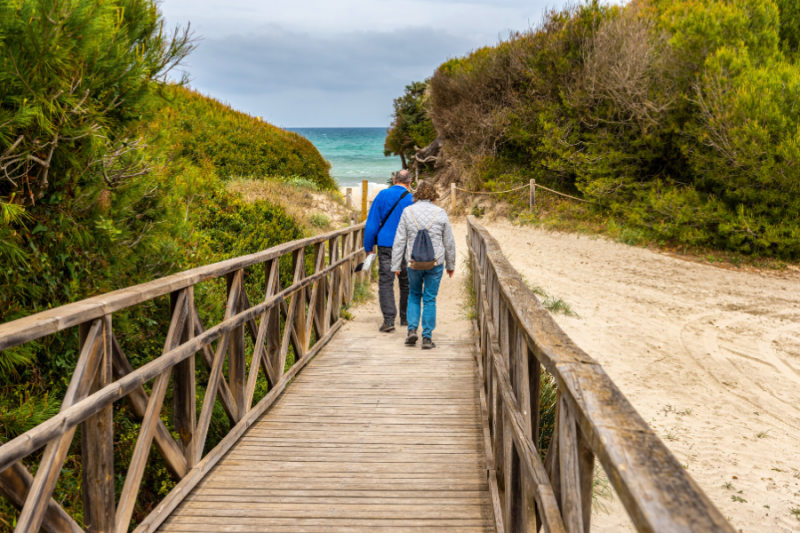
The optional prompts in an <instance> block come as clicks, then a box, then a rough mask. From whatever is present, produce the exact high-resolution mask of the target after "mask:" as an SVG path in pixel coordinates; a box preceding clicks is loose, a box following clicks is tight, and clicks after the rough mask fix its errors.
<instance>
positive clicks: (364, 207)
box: [345, 180, 604, 222]
mask: <svg viewBox="0 0 800 533" xmlns="http://www.w3.org/2000/svg"><path fill="white" fill-rule="evenodd" d="M361 189H362V190H361V222H363V221H365V220H366V219H367V212H368V211H369V207H370V205H369V204H371V202H368V201H367V198H368V196H369V184H368V181H367V180H363V182H362V187H361ZM523 189H529V190H530V193H529V200H528V203H529V207H530V209H531V210H533V208H534V206H535V205H536V189H543V190H545V191H547V192H550V193H553V194H556V195H558V196H562V197H564V198H568V199H570V200H575V201H576V202H581V203H584V204H591V205H597V206H600V207H604V206H603V205H602V204H598V203H597V202H590V201H589V200H584V199H583V198H577V197H575V196H572V195H569V194H565V193H563V192H559V191H554V190H553V189H550V188H548V187H545V186H543V185H539V184H538V183H536V180H530V183H528V184H527V185H521V186H519V187H514V188H513V189H508V190H505V191H470V190H469V189H462V188H461V187H457V186H456V184H455V183H451V184H450V189H449V190H447V191H445V193H444V194H443V195H442V196H441V197H440V198H439V199H438V200H437V203H439V204H442V205H445V201H446V200H447V199H448V197H449V199H450V211H451V212H454V211H455V209H456V191H461V192H463V193H466V194H474V195H479V194H485V195H496V194H508V193H512V192H516V191H521V190H523ZM412 192H414V191H413V190H412ZM345 204H346V205H347V207H349V208H351V209H352V208H353V207H355V206H354V205H353V197H352V189H351V188H347V192H346V194H345Z"/></svg>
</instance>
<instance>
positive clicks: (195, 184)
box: [0, 0, 335, 531]
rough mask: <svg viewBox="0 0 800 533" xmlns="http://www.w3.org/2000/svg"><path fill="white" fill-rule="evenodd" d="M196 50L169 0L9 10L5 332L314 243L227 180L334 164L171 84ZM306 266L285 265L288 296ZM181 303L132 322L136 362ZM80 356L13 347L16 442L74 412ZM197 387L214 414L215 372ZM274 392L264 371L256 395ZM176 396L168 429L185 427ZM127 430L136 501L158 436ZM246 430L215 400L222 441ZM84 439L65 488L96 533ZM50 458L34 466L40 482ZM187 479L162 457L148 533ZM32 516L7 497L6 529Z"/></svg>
mask: <svg viewBox="0 0 800 533" xmlns="http://www.w3.org/2000/svg"><path fill="white" fill-rule="evenodd" d="M192 46H193V44H192V40H191V37H190V35H189V33H188V32H181V31H177V30H176V31H175V32H174V33H173V32H167V31H165V29H164V28H163V19H162V17H161V13H160V11H159V9H158V5H157V3H156V2H154V1H151V0H144V1H140V0H137V1H133V0H109V1H106V2H95V1H94V0H71V1H69V2H62V1H59V0H17V1H14V2H11V1H4V0H0V257H2V263H0V265H1V266H2V268H0V321H1V322H7V321H10V320H14V319H17V318H21V317H24V316H28V315H31V314H34V313H37V312H39V311H43V310H46V309H49V308H52V307H57V306H60V305H63V304H66V303H70V302H75V301H78V300H81V299H84V298H87V297H90V296H94V295H97V294H102V293H106V292H110V291H112V290H116V289H120V288H124V287H128V286H132V285H136V284H139V283H144V282H147V281H150V280H152V279H154V278H158V277H163V276H164V275H168V274H171V273H174V272H176V271H179V270H184V269H188V268H192V267H195V266H200V265H205V264H209V263H213V262H216V261H220V260H223V259H227V258H230V257H233V256H238V255H245V254H249V253H254V252H257V251H260V250H263V249H265V248H269V247H271V246H275V245H277V244H280V243H283V242H286V241H289V240H294V239H297V238H300V237H303V236H304V233H303V230H302V228H301V227H300V226H299V225H298V224H297V223H296V222H295V220H294V219H292V217H290V216H289V215H287V214H286V212H285V211H284V210H283V209H281V208H279V207H276V206H274V205H272V204H270V203H269V202H266V201H256V202H245V201H244V200H243V199H242V198H241V197H240V196H239V195H238V194H234V193H230V192H227V191H226V190H225V187H224V184H223V183H222V182H221V181H220V177H225V178H228V177H229V176H231V175H232V174H245V175H252V176H256V177H259V178H266V177H267V176H273V175H281V176H291V177H290V178H287V179H286V180H287V181H289V182H290V183H292V184H293V185H295V186H297V187H302V188H307V189H312V190H319V189H331V188H335V182H334V181H333V180H332V178H331V177H330V175H329V172H328V164H327V163H326V162H325V161H324V159H323V158H322V157H321V156H320V154H319V153H318V152H317V151H316V150H315V149H314V147H313V146H312V145H311V144H310V143H309V142H308V141H306V140H305V139H303V138H302V137H300V136H298V135H296V134H293V133H290V132H286V131H283V130H280V129H278V128H276V127H274V126H272V125H269V124H266V123H264V122H261V121H257V120H255V119H253V118H252V117H248V116H246V115H244V114H242V113H238V112H236V111H233V110H232V109H230V108H227V107H226V106H224V105H222V104H220V103H219V102H216V101H214V100H211V99H209V98H206V97H203V96H201V95H199V94H197V93H195V92H193V91H190V90H188V89H185V88H183V87H181V86H178V85H168V84H166V82H165V79H166V78H165V77H166V74H167V73H168V72H169V70H170V69H172V68H173V67H176V66H177V65H179V63H180V62H181V60H182V59H183V58H184V57H185V56H186V54H187V53H189V51H190V50H191V49H192ZM311 260H312V259H311V258H306V263H307V268H308V263H309V261H311ZM283 263H286V264H283ZM291 272H292V268H291V258H287V259H286V260H282V264H281V277H282V282H283V284H284V286H287V285H288V284H289V283H291V281H290V278H291ZM245 287H246V290H247V293H248V295H249V297H250V299H251V301H257V300H260V299H262V298H263V294H264V273H263V268H261V269H259V268H254V269H250V270H249V271H248V278H247V279H246V283H245ZM225 294H226V288H225V280H224V279H223V280H210V281H208V282H204V283H201V284H199V285H198V286H197V290H196V292H195V301H196V303H197V305H198V308H199V310H200V315H201V318H202V319H203V320H204V322H205V323H206V324H213V323H216V322H218V321H219V320H220V319H221V317H222V312H223V307H224V302H225V299H226V298H225ZM168 300H169V299H168V298H166V297H164V298H158V299H156V300H152V301H147V302H144V303H142V304H139V305H137V306H136V307H134V308H132V309H130V310H125V311H122V312H118V313H115V314H114V317H113V327H114V334H115V336H116V337H117V339H118V340H119V342H120V345H121V346H122V349H123V351H124V352H125V353H126V355H127V356H128V358H129V360H130V362H131V364H132V366H133V367H134V368H138V367H140V366H142V365H144V364H146V363H147V362H149V361H151V360H152V359H154V358H156V357H158V356H159V355H161V353H162V350H163V342H164V338H165V337H166V333H167V331H166V328H167V326H168V323H169V301H168ZM246 350H247V354H248V357H250V356H251V355H252V343H251V342H250V341H248V344H247V346H246ZM77 358H78V335H77V331H75V328H73V329H70V330H66V331H64V332H61V333H59V334H56V335H50V336H47V337H44V338H42V339H40V340H37V341H33V342H29V343H26V344H23V345H21V346H18V347H15V348H12V349H9V350H4V351H3V352H0V444H1V443H2V442H6V441H7V440H8V439H11V438H14V437H16V436H17V435H19V434H21V433H24V432H25V431H27V430H29V429H31V428H32V427H34V426H36V425H37V424H39V423H41V422H42V421H44V420H46V419H48V418H50V417H51V416H53V415H54V414H55V413H57V412H58V409H59V407H60V399H61V398H62V397H63V395H64V392H65V391H66V388H67V386H68V384H69V380H70V377H71V375H72V373H73V371H74V368H75V364H76V361H77ZM197 380H198V396H199V398H198V408H199V407H200V405H201V404H202V399H203V398H202V394H203V392H202V391H203V386H204V384H205V383H206V382H207V380H208V372H207V371H206V370H205V367H204V365H203V364H202V363H198V364H197ZM146 387H149V385H146ZM267 389H268V386H267V383H266V380H264V379H263V377H261V378H260V381H259V382H258V383H257V387H256V399H258V398H261V397H263V395H264V394H266V392H267ZM171 395H172V392H171V391H168V393H167V399H166V401H165V402H164V406H165V407H164V410H163V412H162V419H163V420H164V421H165V422H166V423H167V426H168V427H169V428H170V429H174V428H172V426H171V424H172V422H171V420H172V413H171V405H172V399H171ZM113 420H114V422H113V424H114V438H115V450H114V452H115V471H116V473H117V478H116V485H117V487H116V489H117V494H119V493H120V491H121V489H122V483H123V481H124V472H125V471H126V469H127V465H128V464H129V463H130V459H131V455H132V453H133V450H134V446H135V443H136V439H137V436H138V432H139V427H140V424H139V422H137V421H136V418H135V416H134V415H133V413H132V412H131V410H130V407H129V406H128V405H127V404H126V402H124V401H120V402H116V403H115V405H114V419H113ZM229 427H230V423H229V420H228V419H227V417H226V415H225V413H224V411H223V409H222V407H221V406H220V405H219V404H218V403H217V404H215V409H214V412H213V417H212V423H211V428H210V431H209V437H208V441H207V443H206V446H207V447H208V448H209V449H210V448H211V447H213V446H214V445H216V444H217V443H218V442H219V441H220V440H221V438H222V437H223V436H224V435H225V434H226V433H227V431H228V429H229ZM80 440H81V439H80V436H79V435H78V436H76V438H75V439H74V440H73V445H72V448H71V449H70V451H69V454H68V457H67V461H66V463H65V466H64V468H63V470H62V474H61V477H60V478H59V481H58V484H57V487H56V489H55V492H54V497H55V498H56V500H57V501H59V502H60V503H61V504H62V505H63V506H64V508H65V509H66V510H67V511H68V512H69V513H70V514H71V515H72V516H73V517H75V518H76V520H78V521H79V523H80V522H81V520H82V513H83V509H82V501H81V457H80V453H79V446H80ZM40 457H41V452H37V453H35V454H33V455H31V456H30V457H28V458H26V459H25V461H24V462H25V465H26V466H27V467H28V468H30V469H31V470H33V471H35V469H36V467H37V464H38V461H39V459H40ZM175 482H176V480H175V479H173V478H172V477H171V476H170V474H169V473H168V472H167V469H166V465H165V464H164V462H163V460H162V459H161V458H160V456H159V455H158V454H157V453H153V454H151V456H150V460H149V461H148V464H147V467H146V470H145V473H144V479H143V482H142V488H141V490H140V493H139V495H138V498H137V503H136V508H135V510H134V517H133V523H132V525H133V526H135V525H136V524H137V523H138V521H139V520H141V519H142V518H143V517H144V516H145V515H146V514H147V513H148V512H149V510H150V509H151V508H152V506H153V505H155V503H156V502H157V501H158V500H159V499H161V498H162V497H163V496H164V495H165V494H166V493H167V492H168V491H169V490H170V489H171V488H172V487H173V486H174V485H175ZM16 516H17V515H16V511H13V510H12V509H11V507H10V505H9V504H8V503H7V502H5V500H3V499H2V498H0V531H7V530H8V528H9V527H10V526H8V524H12V523H13V521H14V520H15V517H16Z"/></svg>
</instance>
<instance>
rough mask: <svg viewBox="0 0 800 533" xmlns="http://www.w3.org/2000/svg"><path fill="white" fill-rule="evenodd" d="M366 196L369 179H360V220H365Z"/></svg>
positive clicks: (367, 194)
mask: <svg viewBox="0 0 800 533" xmlns="http://www.w3.org/2000/svg"><path fill="white" fill-rule="evenodd" d="M367 196H369V181H367V180H362V181H361V222H364V221H365V220H367Z"/></svg>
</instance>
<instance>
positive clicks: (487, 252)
mask: <svg viewBox="0 0 800 533" xmlns="http://www.w3.org/2000/svg"><path fill="white" fill-rule="evenodd" d="M467 225H468V236H467V245H468V248H469V251H470V263H471V267H472V284H473V287H474V289H475V295H476V303H477V311H478V319H477V320H476V321H475V327H476V329H477V331H476V339H477V340H476V342H477V344H478V349H477V359H478V369H479V375H480V381H481V395H482V397H485V401H484V402H483V403H482V404H483V405H484V406H485V407H484V408H485V410H486V415H485V416H486V420H487V422H488V423H487V437H486V442H487V443H489V449H490V451H491V458H490V460H489V466H488V468H489V475H490V479H491V478H492V476H495V477H496V479H497V481H498V495H499V499H500V500H501V501H499V502H497V504H496V506H497V507H498V508H500V509H502V513H503V516H502V521H503V524H504V526H505V530H506V531H507V532H509V533H510V532H521V531H536V530H537V529H538V528H539V527H543V528H544V530H545V531H546V532H559V533H560V532H566V533H588V532H589V530H590V522H591V504H592V480H593V474H594V468H595V457H596V458H597V459H598V460H599V462H600V464H601V465H602V467H603V468H604V469H605V471H606V473H607V474H608V477H609V480H610V481H611V484H612V485H613V487H614V489H615V491H616V493H617V495H618V496H619V497H620V499H621V501H622V504H623V505H624V506H625V509H626V510H627V511H628V514H629V515H630V517H631V520H632V521H633V524H634V525H635V527H636V528H637V530H638V531H647V532H658V533H677V532H682V533H684V532H726V533H733V531H734V530H733V528H732V527H731V525H730V524H729V522H728V521H727V520H726V519H725V517H724V516H722V514H721V513H720V512H719V510H717V508H716V507H714V505H713V504H712V503H711V501H710V500H709V499H708V497H707V496H706V495H705V494H704V493H703V491H702V490H700V488H699V487H698V486H697V484H696V483H695V481H694V480H693V479H692V478H691V477H690V476H689V474H688V473H687V472H686V471H685V470H684V469H683V467H682V466H681V465H680V463H679V462H678V461H677V460H676V459H675V457H674V456H673V455H672V454H671V453H670V452H669V450H668V449H667V448H666V446H664V444H663V443H662V442H661V441H660V440H659V438H658V437H657V436H656V435H655V433H654V432H653V431H652V430H651V429H650V427H649V426H648V425H647V423H646V422H645V421H644V420H643V419H642V418H641V417H640V416H639V414H638V413H637V412H636V411H635V410H634V408H633V406H631V404H630V403H629V402H628V400H627V399H626V398H625V397H624V396H623V395H622V393H621V392H620V391H619V389H618V388H617V387H616V385H614V383H613V382H612V381H611V379H610V378H609V377H608V375H606V373H605V372H604V371H603V368H602V367H601V366H600V365H599V364H597V362H596V361H595V360H594V359H592V358H591V357H590V356H589V355H587V354H586V353H585V352H583V350H581V349H580V348H578V346H576V345H575V343H574V342H572V340H571V339H570V338H569V337H568V336H567V335H566V334H565V333H564V332H563V331H562V330H561V328H559V327H558V324H556V322H555V321H554V320H553V318H552V317H551V315H550V313H549V312H548V311H547V310H546V309H544V308H543V307H542V305H541V304H540V303H539V301H538V300H537V299H536V296H534V294H533V293H532V292H531V291H530V289H528V287H527V286H526V285H525V283H524V282H523V280H522V279H521V278H520V276H519V274H518V273H517V272H516V270H514V268H513V267H512V266H511V264H510V263H509V262H508V261H507V260H506V258H505V256H504V255H503V253H502V251H501V250H500V246H499V245H498V244H497V241H495V240H494V238H492V236H491V235H490V234H489V232H488V231H486V229H485V228H483V227H482V226H481V225H480V224H478V223H477V222H476V221H475V219H474V218H473V217H468V218H467ZM541 367H544V369H546V370H547V371H548V372H549V373H550V374H552V375H553V376H554V377H555V379H556V382H557V386H558V391H559V393H558V396H559V399H558V406H557V410H556V424H555V426H556V433H555V434H554V435H553V439H552V441H551V444H550V449H549V450H547V457H546V459H545V462H544V464H542V462H541V461H540V459H539V450H538V449H537V444H538V427H539V394H540V391H539V388H540V387H539V376H540V371H541V370H540V369H541ZM531 499H532V500H533V501H531ZM534 502H535V505H534Z"/></svg>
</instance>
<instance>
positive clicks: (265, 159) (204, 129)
mask: <svg viewBox="0 0 800 533" xmlns="http://www.w3.org/2000/svg"><path fill="white" fill-rule="evenodd" d="M166 93H167V98H168V100H169V104H168V105H166V106H165V107H164V108H162V109H161V111H160V112H159V114H158V118H157V119H156V120H155V121H154V122H152V123H151V124H150V129H151V131H153V132H160V133H161V134H162V135H163V136H165V137H166V142H167V143H168V145H169V146H170V147H172V150H174V151H173V155H176V156H178V157H180V158H183V159H184V160H186V161H187V162H190V163H192V164H193V165H197V166H200V165H202V164H203V163H204V162H205V161H208V162H209V163H210V164H211V165H213V166H214V168H216V169H217V172H218V175H219V177H221V178H226V179H227V178H230V177H233V176H251V177H254V178H261V179H266V178H267V177H268V176H295V177H297V178H298V179H303V180H306V181H307V182H311V183H314V184H315V185H316V187H318V188H320V189H326V190H328V189H335V188H337V185H336V181H335V180H334V179H333V178H332V177H331V176H330V172H329V170H330V164H329V163H328V162H327V161H325V159H323V157H322V155H321V154H320V153H319V152H318V151H317V149H316V148H315V147H314V145H313V144H311V141H309V140H308V139H306V138H305V137H303V136H302V135H299V134H297V133H293V132H290V131H286V130H283V129H281V128H278V127H275V126H273V125H272V124H269V123H267V122H263V121H262V120H260V119H257V118H255V117H251V116H249V115H247V114H245V113H240V112H238V111H234V110H232V109H231V108H230V107H228V106H227V105H225V104H223V103H221V102H219V101H217V100H214V99H213V98H209V97H207V96H203V95H201V94H200V93H198V92H195V91H192V90H190V89H186V88H183V87H178V86H172V87H170V88H169V90H168V91H166Z"/></svg>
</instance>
